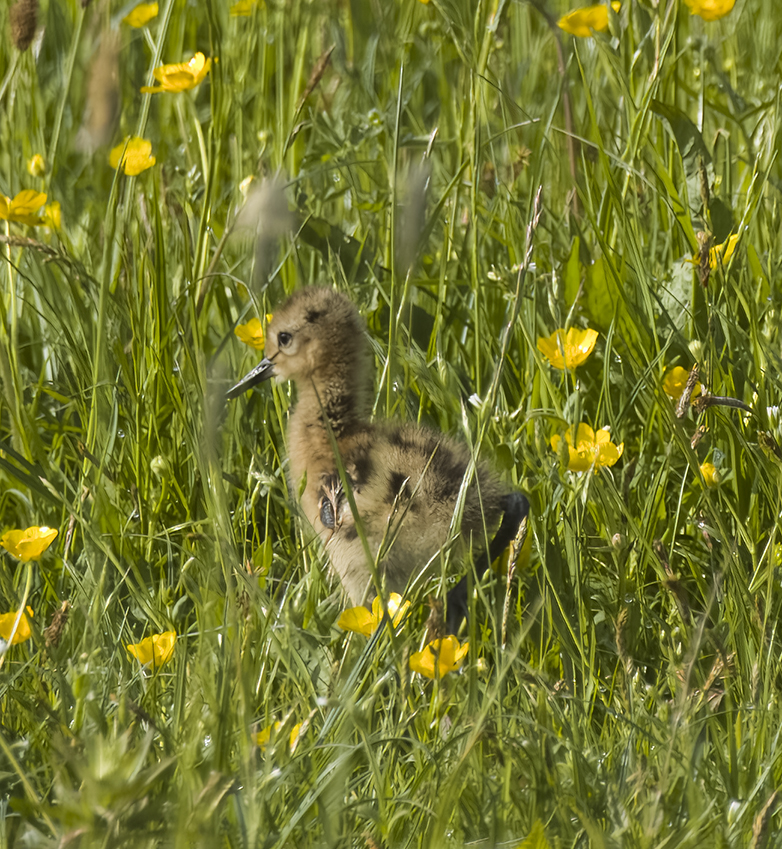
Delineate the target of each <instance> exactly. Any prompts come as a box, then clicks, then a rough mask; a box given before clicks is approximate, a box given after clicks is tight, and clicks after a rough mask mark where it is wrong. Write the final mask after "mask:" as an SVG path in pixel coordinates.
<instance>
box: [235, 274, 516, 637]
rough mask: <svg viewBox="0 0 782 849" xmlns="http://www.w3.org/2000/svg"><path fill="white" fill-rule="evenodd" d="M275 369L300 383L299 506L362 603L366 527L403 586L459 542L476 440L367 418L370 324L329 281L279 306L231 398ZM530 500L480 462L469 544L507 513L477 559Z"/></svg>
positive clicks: (292, 423)
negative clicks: (262, 349) (454, 537)
mask: <svg viewBox="0 0 782 849" xmlns="http://www.w3.org/2000/svg"><path fill="white" fill-rule="evenodd" d="M271 377H275V378H277V379H278V380H279V381H287V380H292V381H294V382H295V384H296V387H297V390H298V399H297V402H296V406H295V409H294V410H293V412H292V413H291V416H290V419H289V422H288V450H289V454H290V474H291V479H292V482H293V485H294V487H295V488H297V489H298V488H299V487H300V484H301V482H302V481H305V484H304V489H303V492H302V495H301V506H302V510H303V512H304V515H305V516H306V517H307V519H308V520H309V522H310V524H311V525H312V527H313V528H314V530H315V532H316V533H317V534H318V536H320V537H321V539H322V540H323V541H324V543H325V547H326V551H327V553H328V555H329V560H330V562H331V566H332V568H333V569H334V571H335V572H336V573H337V575H338V576H339V579H340V581H341V583H342V586H343V587H344V589H345V592H346V593H347V595H348V596H349V597H350V599H351V601H352V602H353V604H356V605H358V604H364V603H365V602H366V601H367V600H368V599H369V598H371V597H372V596H374V594H375V587H374V585H373V580H372V571H373V569H372V566H371V565H370V563H369V560H368V557H367V549H366V548H365V546H364V542H363V541H362V539H361V538H360V537H361V533H360V529H359V528H361V531H363V535H364V538H365V540H366V543H367V546H368V549H369V553H370V554H371V555H372V557H373V558H374V560H375V562H376V563H377V571H378V576H379V577H380V579H381V580H382V581H383V582H384V583H385V587H386V590H387V591H392V592H399V593H402V592H404V590H405V587H406V586H407V584H408V582H409V581H410V580H411V579H414V578H418V577H421V576H422V575H423V574H424V573H425V572H427V570H429V571H432V570H434V568H435V567H436V563H437V558H438V555H439V553H440V552H441V551H442V549H443V548H444V547H445V546H446V545H447V544H448V543H449V542H450V537H451V527H452V521H453V517H454V512H455V510H456V507H457V500H458V497H459V492H460V490H461V488H462V483H463V481H464V479H465V476H466V474H467V472H468V467H469V464H470V453H469V451H468V449H467V447H466V446H465V445H463V444H462V443H460V442H457V441H455V440H453V439H451V438H450V437H448V436H446V435H445V434H442V433H438V432H436V431H433V430H430V429H428V428H424V427H420V426H418V425H414V424H404V423H401V422H392V421H386V422H378V423H373V422H371V421H370V412H371V405H372V399H373V394H374V377H373V357H372V352H371V348H370V344H369V339H368V337H367V333H366V328H365V325H364V322H363V320H362V319H361V317H360V316H359V314H358V311H357V310H356V308H355V306H354V305H353V304H352V302H351V301H350V300H349V299H348V298H346V297H345V296H344V295H341V294H339V293H338V292H335V291H333V290H331V289H328V288H325V287H309V288H305V289H302V290H300V291H299V292H297V293H296V294H294V295H293V296H291V297H290V298H289V299H288V300H287V301H286V302H285V303H284V304H283V305H282V306H281V307H280V308H279V309H277V310H275V312H274V316H273V318H272V320H271V322H270V323H269V326H268V328H267V334H266V358H265V359H264V360H262V361H261V362H260V363H259V364H258V366H256V367H255V368H254V369H253V370H252V371H251V372H250V373H249V374H247V375H246V376H245V377H244V378H243V379H242V380H241V381H240V382H239V383H238V384H236V386H234V387H233V388H232V389H231V390H230V391H229V393H228V398H235V397H237V396H238V395H240V394H242V393H243V392H245V391H246V390H247V389H249V388H251V387H252V386H255V385H256V384H258V383H260V382H261V381H263V380H267V379H268V378H271ZM329 431H331V434H330V433H329ZM334 443H336V447H337V449H338V451H339V457H340V459H341V462H342V466H343V470H344V474H345V482H346V483H347V484H348V486H349V487H350V490H351V492H352V495H353V498H354V503H355V515H354V512H353V510H352V509H351V506H350V503H349V499H348V497H347V495H346V493H345V492H344V489H343V478H342V477H341V476H340V473H339V467H338V464H337V462H336V459H335V452H334ZM527 511H528V503H527V500H526V498H524V496H523V495H521V494H520V493H510V492H508V490H507V489H506V488H505V487H503V486H502V485H501V484H500V482H499V481H498V480H497V479H496V477H495V476H494V475H493V474H492V473H491V472H490V471H489V469H488V468H487V467H486V466H484V465H483V464H478V465H477V468H476V470H475V473H474V476H473V478H472V482H471V483H470V485H469V486H468V487H467V490H466V494H465V499H464V507H463V513H462V518H461V523H460V525H459V526H458V529H459V531H460V534H459V539H458V542H460V543H461V548H462V549H463V550H464V549H468V548H469V547H470V545H472V546H474V547H475V549H476V550H482V549H484V548H485V543H484V540H485V538H486V529H487V528H488V529H489V530H493V529H495V528H497V526H498V525H500V519H501V517H503V514H504V519H503V521H502V524H501V525H500V529H499V532H498V533H497V535H496V537H495V539H494V540H493V542H492V543H491V545H490V546H489V550H488V552H486V553H484V555H483V557H482V558H481V560H480V561H479V562H478V564H477V570H478V574H479V577H480V575H481V574H482V573H483V572H484V571H485V568H486V567H487V566H488V564H489V563H490V562H491V561H492V560H493V559H494V558H495V557H497V556H499V554H500V553H501V552H502V551H503V550H504V548H505V547H506V546H507V545H508V543H509V542H510V540H511V539H513V537H514V536H515V535H516V532H517V530H518V528H519V525H520V523H521V521H522V519H523V518H524V517H525V516H526V514H527ZM356 516H357V517H358V519H359V524H358V525H357V523H356ZM466 586H467V585H466V581H465V580H463V581H462V582H461V583H460V584H459V585H457V587H456V588H455V589H454V590H452V591H451V593H450V594H449V596H448V619H447V623H448V627H449V628H450V629H451V630H456V627H457V626H458V624H459V622H460V621H461V617H462V616H463V615H465V614H466V606H467V597H466Z"/></svg>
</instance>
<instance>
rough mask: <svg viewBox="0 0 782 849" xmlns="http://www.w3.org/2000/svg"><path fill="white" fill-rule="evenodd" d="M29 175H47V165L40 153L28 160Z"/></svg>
mask: <svg viewBox="0 0 782 849" xmlns="http://www.w3.org/2000/svg"><path fill="white" fill-rule="evenodd" d="M27 173H28V174H30V176H32V177H43V175H44V174H45V173H46V163H45V162H44V159H43V157H42V156H41V154H40V153H36V154H35V155H34V156H32V157H31V158H30V159H28V160H27Z"/></svg>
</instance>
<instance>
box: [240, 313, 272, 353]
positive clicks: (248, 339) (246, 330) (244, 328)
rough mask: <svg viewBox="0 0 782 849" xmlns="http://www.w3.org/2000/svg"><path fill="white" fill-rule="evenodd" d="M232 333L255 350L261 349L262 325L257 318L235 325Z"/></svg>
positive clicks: (262, 344) (263, 342)
mask: <svg viewBox="0 0 782 849" xmlns="http://www.w3.org/2000/svg"><path fill="white" fill-rule="evenodd" d="M234 333H235V335H236V336H237V337H238V338H239V340H240V341H242V342H244V344H245V345H249V346H250V347H251V348H255V349H256V350H257V351H262V350H263V346H264V344H265V340H264V336H263V325H262V324H261V320H260V319H259V318H251V319H250V320H249V321H248V322H247V324H239V325H237V327H236V328H235V329H234Z"/></svg>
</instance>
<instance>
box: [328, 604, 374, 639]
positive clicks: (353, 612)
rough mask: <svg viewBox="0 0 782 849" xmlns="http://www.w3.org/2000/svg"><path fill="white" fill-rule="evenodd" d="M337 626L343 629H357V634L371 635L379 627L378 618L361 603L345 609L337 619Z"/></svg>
mask: <svg viewBox="0 0 782 849" xmlns="http://www.w3.org/2000/svg"><path fill="white" fill-rule="evenodd" d="M337 626H338V627H340V628H342V630H343V631H355V632H356V633H357V634H363V635H364V636H365V637H371V636H372V632H373V631H374V630H375V628H376V627H377V619H375V617H374V616H373V615H372V614H371V613H370V612H369V611H368V610H367V609H366V607H364V605H363V604H360V605H359V606H358V607H351V608H348V610H345V611H343V612H342V615H341V616H340V617H339V619H338V620H337Z"/></svg>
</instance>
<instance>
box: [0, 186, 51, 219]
mask: <svg viewBox="0 0 782 849" xmlns="http://www.w3.org/2000/svg"><path fill="white" fill-rule="evenodd" d="M45 203H46V195H45V194H44V193H43V192H36V191H33V189H25V190H24V191H23V192H19V194H18V195H16V197H14V199H13V200H11V198H8V197H4V196H3V195H0V219H3V220H4V221H18V222H19V223H20V224H29V225H30V226H31V227H35V226H36V225H38V224H40V223H41V222H42V220H43V219H42V218H41V216H40V215H39V214H38V210H40V208H41V207H42V206H43V205H44V204H45Z"/></svg>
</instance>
